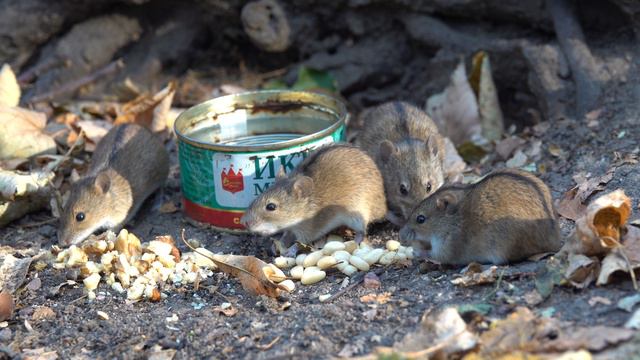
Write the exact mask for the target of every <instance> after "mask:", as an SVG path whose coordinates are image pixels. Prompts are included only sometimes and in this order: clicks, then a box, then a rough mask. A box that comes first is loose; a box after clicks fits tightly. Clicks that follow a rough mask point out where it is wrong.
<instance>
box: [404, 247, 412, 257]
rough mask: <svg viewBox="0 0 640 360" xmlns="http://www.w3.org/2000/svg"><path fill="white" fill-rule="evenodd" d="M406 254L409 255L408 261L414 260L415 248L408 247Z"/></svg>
mask: <svg viewBox="0 0 640 360" xmlns="http://www.w3.org/2000/svg"><path fill="white" fill-rule="evenodd" d="M404 253H405V254H406V255H407V259H413V257H414V255H413V248H412V247H411V246H409V247H407V249H406V250H405V251H404Z"/></svg>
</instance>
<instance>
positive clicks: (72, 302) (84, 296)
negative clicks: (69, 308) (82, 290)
mask: <svg viewBox="0 0 640 360" xmlns="http://www.w3.org/2000/svg"><path fill="white" fill-rule="evenodd" d="M86 297H87V295H82V296H80V297H79V298H77V299H75V300H72V301H71V302H70V303H69V305H71V304H75V303H77V302H78V301H80V300H82V299H84V298H86Z"/></svg>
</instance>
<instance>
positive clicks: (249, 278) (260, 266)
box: [208, 254, 286, 297]
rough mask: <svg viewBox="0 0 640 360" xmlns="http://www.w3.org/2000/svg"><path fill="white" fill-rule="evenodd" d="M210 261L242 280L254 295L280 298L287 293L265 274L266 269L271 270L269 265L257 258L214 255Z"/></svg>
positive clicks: (244, 285) (246, 288) (245, 287)
mask: <svg viewBox="0 0 640 360" xmlns="http://www.w3.org/2000/svg"><path fill="white" fill-rule="evenodd" d="M208 258H209V257H208ZM209 259H210V260H211V261H213V262H214V263H215V264H216V266H217V267H218V269H220V270H221V271H223V272H225V273H227V274H229V275H231V276H233V277H236V278H237V279H238V280H240V283H241V284H242V287H243V288H244V289H245V290H247V291H249V292H250V293H252V294H254V295H267V296H270V297H278V296H279V295H280V291H281V290H285V291H286V289H285V288H283V287H281V286H280V285H278V284H276V283H274V282H273V281H271V280H270V279H269V277H268V275H267V274H265V271H264V269H265V268H269V269H271V267H270V266H269V264H267V263H266V262H264V261H262V260H260V259H258V258H256V257H253V256H241V255H217V254H214V255H213V256H212V257H210V258H209Z"/></svg>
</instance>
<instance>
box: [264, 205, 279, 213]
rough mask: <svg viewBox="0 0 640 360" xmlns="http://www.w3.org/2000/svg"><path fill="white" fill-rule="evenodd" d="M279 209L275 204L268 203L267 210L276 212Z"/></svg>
mask: <svg viewBox="0 0 640 360" xmlns="http://www.w3.org/2000/svg"><path fill="white" fill-rule="evenodd" d="M277 207H278V206H277V205H276V204H274V203H268V204H267V206H266V207H265V209H267V211H274V210H275V209H276V208H277Z"/></svg>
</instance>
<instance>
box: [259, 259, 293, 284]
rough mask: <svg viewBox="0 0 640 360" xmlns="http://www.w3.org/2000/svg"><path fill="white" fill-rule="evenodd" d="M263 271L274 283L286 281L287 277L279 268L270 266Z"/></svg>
mask: <svg viewBox="0 0 640 360" xmlns="http://www.w3.org/2000/svg"><path fill="white" fill-rule="evenodd" d="M262 271H263V272H264V274H265V275H266V276H267V278H268V279H269V280H271V281H273V282H276V283H279V282H281V281H284V280H285V279H286V278H287V276H286V275H285V274H284V273H283V272H282V270H280V269H279V268H278V267H277V266H275V265H273V264H269V265H268V266H265V267H263V268H262Z"/></svg>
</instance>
